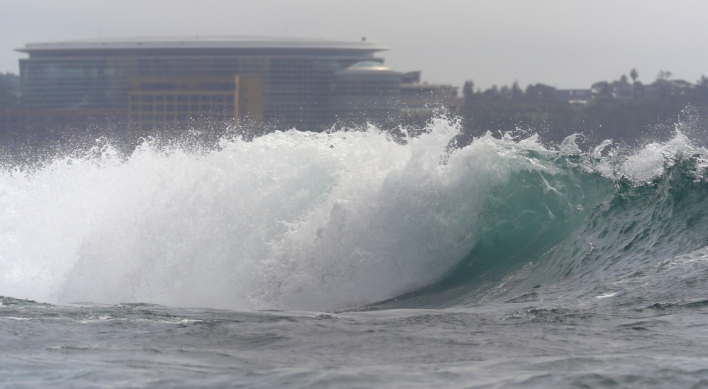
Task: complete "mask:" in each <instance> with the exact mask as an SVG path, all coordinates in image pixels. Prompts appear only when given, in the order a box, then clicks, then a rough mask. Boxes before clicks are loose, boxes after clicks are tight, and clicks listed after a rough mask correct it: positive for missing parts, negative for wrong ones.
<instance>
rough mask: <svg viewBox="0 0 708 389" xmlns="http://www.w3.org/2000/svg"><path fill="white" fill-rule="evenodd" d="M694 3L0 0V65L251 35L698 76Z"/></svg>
mask: <svg viewBox="0 0 708 389" xmlns="http://www.w3.org/2000/svg"><path fill="white" fill-rule="evenodd" d="M707 19H708V1H705V0H683V1H682V0H672V1H663V0H661V1H660V0H257V1H256V0H253V1H246V0H233V1H228V0H196V1H193V0H63V1H58V0H2V1H1V2H0V37H1V39H0V72H7V71H10V72H13V73H17V72H18V64H17V59H18V58H20V57H22V56H23V54H20V53H16V52H14V49H15V48H17V47H20V46H23V45H24V44H25V43H27V42H43V41H49V40H53V41H59V40H72V39H92V38H97V37H104V38H107V37H136V36H175V35H176V36H185V35H188V36H189V35H201V36H208V35H258V36H276V37H280V36H287V37H303V38H324V39H333V40H358V39H360V38H361V37H362V36H365V37H367V39H368V40H370V41H376V42H379V43H383V44H385V45H387V46H389V47H390V51H388V52H384V53H382V54H381V55H380V56H382V57H384V58H385V59H386V63H387V64H388V65H389V66H391V67H393V68H394V69H396V70H400V71H409V70H422V71H423V79H424V80H426V81H428V82H434V83H449V84H453V85H456V86H459V85H461V84H462V83H463V82H464V81H465V80H467V79H472V80H474V81H475V84H476V85H477V86H480V87H484V88H486V87H489V86H491V85H493V84H497V85H505V84H511V83H512V82H514V81H518V82H519V83H520V84H521V85H522V86H525V85H527V84H529V83H537V82H541V83H545V84H549V85H553V86H556V87H558V88H588V87H589V86H590V84H591V83H592V82H595V81H600V80H610V79H617V78H618V77H619V76H621V75H622V74H628V73H629V71H630V70H631V69H632V68H636V69H637V70H638V71H639V76H640V77H639V78H640V80H642V81H644V82H650V81H653V80H654V79H655V78H656V75H657V73H658V72H659V71H660V70H666V71H671V72H672V73H673V75H674V78H682V79H685V80H687V81H690V82H695V81H696V80H697V79H698V78H700V76H701V75H706V76H708V20H707Z"/></svg>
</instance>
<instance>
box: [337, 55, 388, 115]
mask: <svg viewBox="0 0 708 389" xmlns="http://www.w3.org/2000/svg"><path fill="white" fill-rule="evenodd" d="M400 85H401V73H400V72H396V71H393V70H391V69H390V68H388V67H386V66H383V64H381V63H380V62H375V61H363V62H358V63H356V64H354V65H352V66H350V67H348V68H346V69H344V70H340V71H338V72H337V73H336V77H335V84H334V93H333V97H332V111H333V112H334V113H335V115H336V117H337V118H338V119H339V120H340V121H344V122H363V121H368V120H374V121H386V120H391V119H397V118H398V114H399V112H400V109H401V107H400V91H401V86H400Z"/></svg>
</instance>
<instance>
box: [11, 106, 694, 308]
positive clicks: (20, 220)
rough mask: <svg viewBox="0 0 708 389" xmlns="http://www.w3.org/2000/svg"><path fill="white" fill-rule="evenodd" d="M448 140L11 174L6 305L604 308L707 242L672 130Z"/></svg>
mask: <svg viewBox="0 0 708 389" xmlns="http://www.w3.org/2000/svg"><path fill="white" fill-rule="evenodd" d="M459 131H460V129H459V125H458V123H457V122H455V121H449V120H444V119H439V120H435V121H433V122H431V124H430V125H429V126H428V128H427V129H426V131H425V132H424V133H423V134H422V135H420V136H417V137H408V136H403V137H400V138H393V137H392V136H391V135H389V134H387V133H384V132H381V131H378V130H377V129H375V128H369V129H368V130H365V131H339V132H334V133H305V132H298V131H295V130H291V131H286V132H276V133H271V134H267V135H264V136H261V137H258V138H255V139H253V140H252V141H245V140H242V139H224V140H222V141H221V143H220V144H219V147H217V148H215V149H214V150H208V151H204V150H201V151H194V150H191V149H189V148H184V147H179V146H173V147H168V148H164V147H157V146H156V144H155V143H154V142H151V141H146V142H144V143H143V144H141V145H140V146H139V147H138V148H137V149H136V150H135V152H133V153H132V154H131V155H130V156H128V157H125V156H122V155H120V154H119V153H117V152H115V151H114V150H113V149H112V148H111V147H102V148H96V149H94V150H91V151H89V152H87V153H85V155H84V156H82V157H66V158H59V159H56V160H54V161H52V162H51V163H47V164H45V165H43V166H41V167H38V168H35V169H30V170H27V169H24V168H20V167H8V168H4V169H3V170H2V172H0V295H4V296H12V297H16V298H31V299H33V300H38V301H46V302H52V303H69V302H80V301H90V302H95V303H119V302H122V303H123V302H149V303H156V304H165V305H172V306H198V307H215V308H229V309H290V310H292V309H302V310H333V309H348V308H356V307H364V306H369V305H371V304H376V303H379V302H382V301H388V303H389V304H391V306H417V307H421V306H426V307H447V306H454V305H460V304H469V303H473V302H476V301H485V300H489V299H514V298H519V296H526V295H529V292H528V290H533V287H534V286H538V285H555V291H556V292H555V293H559V294H563V295H564V296H565V295H573V296H577V297H588V296H596V295H602V294H603V293H606V294H608V295H609V294H611V293H617V292H618V290H625V289H626V288H625V289H622V288H620V287H619V286H617V285H619V284H618V282H620V281H622V280H625V281H626V280H627V279H628V278H627V277H630V276H632V275H633V274H635V273H637V272H640V271H641V272H643V274H644V275H646V272H647V269H649V268H652V266H654V268H655V267H656V266H659V265H660V264H661V263H668V262H666V261H669V262H670V261H671V258H675V257H677V256H680V255H682V254H688V253H691V252H694V251H696V250H701V249H702V248H704V247H706V246H707V245H708V238H706V237H708V234H707V232H708V219H707V217H708V215H707V214H706V212H707V211H705V210H706V209H708V200H707V199H708V196H706V195H707V194H708V183H706V174H705V169H706V166H708V152H707V151H706V150H705V149H703V148H699V147H695V146H694V145H692V143H691V142H690V140H689V139H688V138H687V137H686V136H684V135H683V134H682V132H681V131H679V130H677V132H676V135H675V137H674V138H673V139H672V140H670V141H668V142H664V143H650V144H648V145H646V146H645V147H643V148H641V149H639V150H636V151H634V152H633V153H628V154H624V155H620V153H619V152H618V151H617V149H613V148H612V146H611V144H610V143H611V142H609V141H606V142H603V143H602V144H600V145H599V146H598V147H596V148H595V149H594V150H592V151H590V152H582V151H581V150H580V149H579V148H578V147H577V146H576V145H575V138H574V137H569V138H568V139H566V140H565V141H564V142H563V144H561V145H560V146H559V147H558V148H549V147H545V146H543V145H542V144H541V142H540V141H539V140H538V139H537V137H535V136H532V137H528V138H523V139H520V138H514V137H512V136H510V135H505V136H504V137H502V138H501V139H497V138H494V137H492V136H491V135H489V134H487V135H485V136H482V137H480V138H477V139H475V140H474V141H473V142H472V143H471V144H470V145H468V146H465V147H455V142H454V139H455V136H456V135H458V134H459ZM662 266H663V265H662ZM667 266H668V265H667ZM622 282H624V281H622ZM627 282H629V281H627ZM532 293H535V292H532ZM549 293H550V292H549ZM385 304H386V303H384V305H385Z"/></svg>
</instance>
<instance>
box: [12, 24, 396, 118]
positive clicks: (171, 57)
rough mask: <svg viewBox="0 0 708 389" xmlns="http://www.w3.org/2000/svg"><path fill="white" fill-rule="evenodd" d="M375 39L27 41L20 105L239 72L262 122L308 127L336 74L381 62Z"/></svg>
mask: <svg viewBox="0 0 708 389" xmlns="http://www.w3.org/2000/svg"><path fill="white" fill-rule="evenodd" d="M383 50H386V47H384V46H381V45H379V44H377V43H373V42H365V41H355V42H335V41H326V40H302V39H267V38H257V37H208V38H199V37H194V38H141V39H130V40H126V39H101V40H90V41H67V42H45V43H28V44H26V45H25V46H24V47H22V48H19V49H17V51H20V52H23V53H27V54H29V58H26V59H21V60H20V76H21V80H22V92H23V93H22V106H23V107H24V108H28V109H30V108H34V109H123V110H127V109H128V107H129V101H128V98H129V96H130V95H131V91H132V89H131V88H134V86H135V85H136V82H135V80H136V79H146V78H150V77H156V76H170V77H190V78H192V79H194V78H195V77H204V76H229V77H233V76H239V77H247V78H249V79H254V78H255V79H257V81H258V83H259V88H260V89H261V90H260V91H259V93H260V95H261V96H262V100H261V101H262V107H259V108H258V109H259V111H261V112H262V119H263V121H264V122H266V123H274V124H280V125H282V126H298V127H300V128H305V129H312V128H313V127H316V126H321V125H323V124H327V123H328V122H329V121H330V120H331V118H332V117H333V113H332V111H331V109H330V98H331V94H332V85H333V84H334V83H335V82H336V73H337V72H338V71H340V70H343V69H346V68H348V67H349V66H351V65H353V64H356V63H359V62H362V61H374V62H378V63H382V62H383V60H382V59H380V58H376V57H374V54H375V53H377V52H380V51H383Z"/></svg>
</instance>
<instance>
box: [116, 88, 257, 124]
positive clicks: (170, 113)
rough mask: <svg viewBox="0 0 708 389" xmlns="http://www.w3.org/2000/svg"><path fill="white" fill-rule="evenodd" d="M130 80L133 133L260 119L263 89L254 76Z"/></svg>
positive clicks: (129, 116) (130, 118)
mask: <svg viewBox="0 0 708 389" xmlns="http://www.w3.org/2000/svg"><path fill="white" fill-rule="evenodd" d="M130 82H131V88H130V93H129V94H128V101H129V104H128V122H129V123H130V130H131V131H132V132H134V133H143V132H152V131H160V132H162V131H169V130H170V129H174V128H177V129H184V128H187V127H189V126H190V125H194V124H201V125H202V126H201V127H203V125H209V124H210V123H224V122H229V123H233V124H238V121H239V120H241V121H246V122H250V123H256V124H259V123H261V122H262V120H263V90H262V86H261V82H260V79H259V78H257V77H251V78H248V77H239V76H145V77H132V78H131V79H130Z"/></svg>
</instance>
